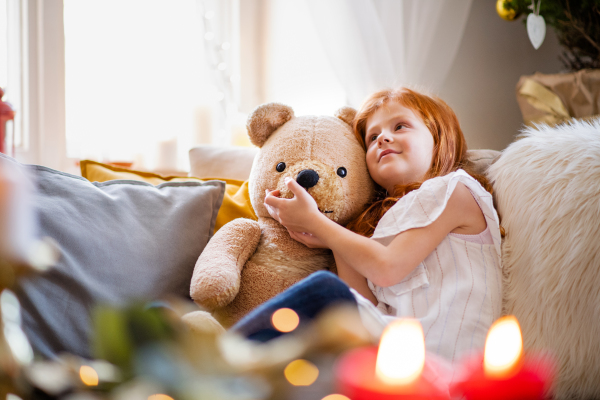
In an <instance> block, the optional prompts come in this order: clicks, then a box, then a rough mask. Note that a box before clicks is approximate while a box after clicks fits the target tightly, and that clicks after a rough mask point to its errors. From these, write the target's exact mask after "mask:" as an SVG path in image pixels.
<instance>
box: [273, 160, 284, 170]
mask: <svg viewBox="0 0 600 400" xmlns="http://www.w3.org/2000/svg"><path fill="white" fill-rule="evenodd" d="M275 169H276V170H277V172H283V171H285V163H284V162H280V163H279V164H277V166H276V167H275Z"/></svg>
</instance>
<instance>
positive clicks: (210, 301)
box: [190, 218, 261, 311]
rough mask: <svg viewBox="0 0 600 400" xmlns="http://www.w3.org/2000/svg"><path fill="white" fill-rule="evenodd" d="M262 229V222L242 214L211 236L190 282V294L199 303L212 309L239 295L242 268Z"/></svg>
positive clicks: (252, 251) (227, 302) (256, 243)
mask: <svg viewBox="0 0 600 400" xmlns="http://www.w3.org/2000/svg"><path fill="white" fill-rule="evenodd" d="M260 232H261V231H260V226H259V225H258V222H256V221H252V220H249V219H245V218H238V219H236V220H233V221H231V222H229V223H228V224H226V225H225V226H223V227H222V228H221V229H220V230H219V231H218V232H217V233H216V234H215V235H214V236H213V237H212V238H211V239H210V241H209V242H208V244H207V245H206V247H205V248H204V251H203V252H202V254H201V255H200V257H199V258H198V261H197V262H196V266H195V267H194V273H193V275H192V282H191V285H190V295H191V297H192V299H194V301H195V302H196V303H197V304H198V305H200V306H201V307H203V308H205V309H207V310H209V311H211V310H214V309H216V308H220V307H223V306H225V305H227V304H229V303H230V302H231V301H232V300H233V299H234V298H235V296H236V295H237V293H238V291H239V289H240V276H241V271H242V268H243V267H244V264H245V263H246V261H247V260H248V259H249V258H250V256H251V255H252V254H253V253H254V251H255V250H256V246H257V245H258V242H259V240H260Z"/></svg>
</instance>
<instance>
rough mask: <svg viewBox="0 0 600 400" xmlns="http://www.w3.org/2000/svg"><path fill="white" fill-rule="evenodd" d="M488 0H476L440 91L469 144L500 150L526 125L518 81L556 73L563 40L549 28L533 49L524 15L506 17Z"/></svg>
mask: <svg viewBox="0 0 600 400" xmlns="http://www.w3.org/2000/svg"><path fill="white" fill-rule="evenodd" d="M492 3H495V2H492V1H490V0H474V1H473V5H472V6H471V13H470V15H469V19H468V21H467V26H466V28H465V34H464V37H463V40H462V43H461V45H460V48H459V50H458V54H457V57H456V60H455V62H454V65H453V66H452V68H451V70H450V73H449V75H448V79H447V80H446V83H445V84H444V86H443V87H442V89H441V90H440V92H439V95H440V97H441V98H443V99H444V100H446V102H448V104H449V105H450V106H451V107H452V108H453V109H454V111H455V112H456V114H457V115H458V118H459V120H460V122H461V125H462V128H463V131H464V133H465V137H466V139H467V143H468V145H469V148H472V149H476V148H489V149H496V150H502V149H503V148H505V147H506V146H507V145H508V144H509V143H510V142H512V141H513V138H514V136H515V135H516V134H518V131H519V129H520V128H521V127H522V122H523V121H522V118H521V112H520V111H519V107H518V105H517V101H516V97H515V86H516V84H517V81H518V80H519V77H520V76H521V75H530V74H533V73H535V72H536V71H539V72H543V73H557V72H560V71H561V70H562V68H563V67H562V64H561V62H560V61H559V60H558V55H559V54H560V52H561V50H560V46H559V44H558V41H557V39H556V35H555V34H554V32H553V31H552V29H551V28H548V32H547V34H546V39H545V41H544V43H543V44H542V46H541V47H540V48H539V49H538V50H535V49H534V48H533V46H531V43H530V42H529V38H528V37H527V32H526V30H525V26H524V25H523V18H520V19H519V20H518V21H511V22H508V21H504V20H502V19H501V18H500V17H498V15H497V14H496V10H495V7H494V5H493V4H492Z"/></svg>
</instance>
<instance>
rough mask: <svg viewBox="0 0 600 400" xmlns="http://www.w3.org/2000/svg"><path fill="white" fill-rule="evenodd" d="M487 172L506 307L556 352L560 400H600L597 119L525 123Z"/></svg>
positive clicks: (539, 343) (532, 337)
mask: <svg viewBox="0 0 600 400" xmlns="http://www.w3.org/2000/svg"><path fill="white" fill-rule="evenodd" d="M488 176H489V177H490V178H491V180H492V183H493V186H494V190H495V198H496V200H497V206H498V213H499V214H500V217H501V223H502V226H503V227H504V228H505V229H506V237H505V239H504V243H503V247H502V259H503V271H504V287H503V292H504V311H505V313H508V314H514V315H515V316H516V317H517V318H518V319H519V322H520V323H521V328H522V331H523V340H524V345H525V348H526V349H548V350H550V351H552V352H553V353H554V355H555V356H556V358H557V360H558V363H559V379H558V381H557V383H556V388H555V389H556V392H555V394H556V398H558V399H567V398H600V119H598V120H595V121H593V122H592V123H589V122H578V121H577V122H572V123H569V124H563V125H560V126H558V127H555V128H550V127H548V126H545V125H542V126H538V127H537V129H535V128H527V129H525V130H524V131H523V132H522V135H521V137H520V138H519V139H518V140H516V141H515V142H514V143H512V144H511V145H510V146H508V147H507V148H506V150H504V151H503V153H502V155H501V156H500V158H499V159H498V160H497V161H496V162H495V163H494V164H493V165H491V167H490V168H489V170H488Z"/></svg>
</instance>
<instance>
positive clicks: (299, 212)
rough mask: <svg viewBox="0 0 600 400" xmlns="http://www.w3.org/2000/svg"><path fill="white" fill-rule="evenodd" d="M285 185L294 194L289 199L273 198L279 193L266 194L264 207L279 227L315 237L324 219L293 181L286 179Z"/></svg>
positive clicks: (311, 199)
mask: <svg viewBox="0 0 600 400" xmlns="http://www.w3.org/2000/svg"><path fill="white" fill-rule="evenodd" d="M285 184H286V186H287V187H288V189H290V191H291V192H292V193H293V194H294V197H293V198H291V199H282V198H279V197H275V196H276V195H278V194H279V191H277V190H276V191H273V192H270V193H267V195H266V196H265V207H266V208H267V211H268V212H269V214H270V215H271V217H273V219H275V220H276V221H278V222H279V223H280V224H281V225H283V226H285V227H286V228H287V229H288V230H289V231H293V232H306V233H310V234H312V235H315V236H316V233H317V232H316V231H317V230H318V226H319V223H320V221H321V218H326V217H324V216H323V214H321V212H320V211H319V207H318V206H317V203H316V202H315V199H313V198H312V196H311V195H310V194H308V192H307V191H306V190H305V189H304V188H303V187H302V186H300V185H299V184H298V183H297V182H296V181H295V180H293V179H290V178H286V180H285Z"/></svg>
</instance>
